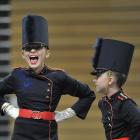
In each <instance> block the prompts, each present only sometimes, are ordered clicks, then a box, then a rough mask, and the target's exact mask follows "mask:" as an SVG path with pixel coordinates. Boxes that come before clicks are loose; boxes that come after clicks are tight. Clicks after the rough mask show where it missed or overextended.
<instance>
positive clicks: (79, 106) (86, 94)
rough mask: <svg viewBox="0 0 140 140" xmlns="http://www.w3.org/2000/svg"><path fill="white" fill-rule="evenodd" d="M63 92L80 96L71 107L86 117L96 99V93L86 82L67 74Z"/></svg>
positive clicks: (77, 113)
mask: <svg viewBox="0 0 140 140" xmlns="http://www.w3.org/2000/svg"><path fill="white" fill-rule="evenodd" d="M63 94H69V95H71V96H74V97H78V98H79V99H78V100H77V101H76V103H75V104H74V105H73V106H72V107H71V108H72V109H73V110H74V111H75V113H76V115H77V116H78V117H79V118H81V119H85V118H86V116H87V113H88V111H89V109H90V107H91V104H92V102H93V101H94V100H95V93H94V92H93V91H92V90H91V89H90V88H89V87H88V86H87V85H86V84H83V83H81V82H79V81H77V80H75V79H73V78H72V77H70V76H68V75H65V80H64V82H63Z"/></svg>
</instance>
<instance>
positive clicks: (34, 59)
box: [29, 56, 38, 64]
mask: <svg viewBox="0 0 140 140" xmlns="http://www.w3.org/2000/svg"><path fill="white" fill-rule="evenodd" d="M29 58H30V62H31V64H36V63H37V62H38V56H30V57H29Z"/></svg>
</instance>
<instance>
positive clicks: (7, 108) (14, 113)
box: [1, 102, 19, 119]
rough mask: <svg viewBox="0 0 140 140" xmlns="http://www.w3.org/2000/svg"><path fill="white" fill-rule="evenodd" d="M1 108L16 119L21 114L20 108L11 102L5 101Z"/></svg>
mask: <svg viewBox="0 0 140 140" xmlns="http://www.w3.org/2000/svg"><path fill="white" fill-rule="evenodd" d="M1 109H2V110H3V111H4V112H5V113H6V114H7V115H8V116H10V117H12V118H13V119H16V118H17V117H18V116H19V108H16V107H14V106H13V105H12V104H10V103H7V102H6V103H4V104H3V105H2V107H1Z"/></svg>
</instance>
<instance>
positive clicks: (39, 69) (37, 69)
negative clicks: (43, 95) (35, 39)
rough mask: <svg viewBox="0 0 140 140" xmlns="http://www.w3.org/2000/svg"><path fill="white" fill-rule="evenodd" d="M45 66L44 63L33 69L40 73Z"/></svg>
mask: <svg viewBox="0 0 140 140" xmlns="http://www.w3.org/2000/svg"><path fill="white" fill-rule="evenodd" d="M43 68H44V65H42V66H41V67H39V68H32V69H33V71H34V72H35V73H37V74H39V73H40V72H41V71H42V69H43Z"/></svg>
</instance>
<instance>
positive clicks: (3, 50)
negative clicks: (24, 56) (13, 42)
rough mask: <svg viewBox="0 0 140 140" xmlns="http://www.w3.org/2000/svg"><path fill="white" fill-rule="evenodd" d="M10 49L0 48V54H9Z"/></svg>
mask: <svg viewBox="0 0 140 140" xmlns="http://www.w3.org/2000/svg"><path fill="white" fill-rule="evenodd" d="M10 50H11V49H10V47H9V48H4V47H1V46H0V53H10Z"/></svg>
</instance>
